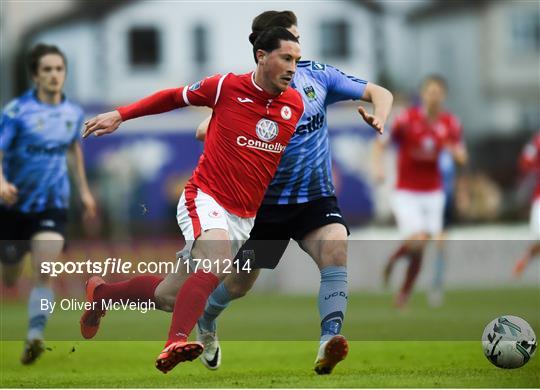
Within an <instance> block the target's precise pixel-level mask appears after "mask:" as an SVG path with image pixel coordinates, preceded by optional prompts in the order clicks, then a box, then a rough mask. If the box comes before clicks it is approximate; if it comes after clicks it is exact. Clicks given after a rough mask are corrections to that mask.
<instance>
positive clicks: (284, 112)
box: [281, 106, 292, 121]
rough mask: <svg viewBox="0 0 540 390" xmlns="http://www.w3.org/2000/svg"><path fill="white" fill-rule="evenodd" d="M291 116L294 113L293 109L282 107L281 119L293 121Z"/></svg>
mask: <svg viewBox="0 0 540 390" xmlns="http://www.w3.org/2000/svg"><path fill="white" fill-rule="evenodd" d="M291 116H292V111H291V108H290V107H289V106H283V107H281V117H282V118H283V119H285V120H286V121H288V120H289V119H291Z"/></svg>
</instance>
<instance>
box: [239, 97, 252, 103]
mask: <svg viewBox="0 0 540 390" xmlns="http://www.w3.org/2000/svg"><path fill="white" fill-rule="evenodd" d="M237 99H238V101H239V102H240V103H253V100H251V99H250V98H237Z"/></svg>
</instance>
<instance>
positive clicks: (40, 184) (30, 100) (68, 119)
mask: <svg viewBox="0 0 540 390" xmlns="http://www.w3.org/2000/svg"><path fill="white" fill-rule="evenodd" d="M82 122H83V111H82V109H81V108H80V107H79V106H77V105H76V104H74V103H71V102H70V101H68V100H66V99H63V101H62V102H61V103H60V104H55V105H52V104H45V103H42V102H40V101H39V100H38V98H37V96H36V91H35V90H30V91H28V92H26V93H25V94H24V95H22V96H21V97H19V98H17V99H15V100H13V101H11V102H10V103H9V104H8V105H7V106H6V107H5V108H4V110H3V112H2V119H1V121H0V150H1V151H2V152H3V154H4V158H3V162H2V169H3V172H4V175H5V177H6V179H7V181H9V182H10V183H12V184H14V185H15V186H16V187H17V190H18V197H19V199H18V201H17V203H16V204H15V205H14V206H13V208H14V209H15V210H18V211H21V212H25V213H29V212H41V211H44V210H47V209H57V208H61V209H62V208H67V207H68V202H69V180H68V174H67V161H66V159H67V157H66V152H67V150H68V148H69V146H70V145H71V144H72V143H73V142H75V141H77V140H78V139H79V136H80V130H81V128H82Z"/></svg>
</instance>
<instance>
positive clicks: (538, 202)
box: [514, 133, 540, 277]
mask: <svg viewBox="0 0 540 390" xmlns="http://www.w3.org/2000/svg"><path fill="white" fill-rule="evenodd" d="M519 166H520V168H521V170H522V171H523V172H524V173H531V174H534V175H536V189H535V191H534V195H533V201H532V207H531V217H530V226H531V231H532V233H533V235H534V240H535V242H534V243H533V244H532V245H531V246H530V247H529V249H528V250H527V252H526V253H525V255H523V257H522V258H521V259H520V260H519V261H518V262H517V263H516V265H515V266H514V276H516V277H519V276H521V274H522V273H523V271H524V270H525V268H526V267H527V264H529V262H530V261H531V260H532V259H533V258H534V257H535V256H537V255H538V254H539V253H540V133H539V134H536V135H535V136H534V138H533V139H532V140H531V141H530V142H529V143H528V144H527V145H526V146H525V148H524V149H523V152H522V153H521V158H520V160H519Z"/></svg>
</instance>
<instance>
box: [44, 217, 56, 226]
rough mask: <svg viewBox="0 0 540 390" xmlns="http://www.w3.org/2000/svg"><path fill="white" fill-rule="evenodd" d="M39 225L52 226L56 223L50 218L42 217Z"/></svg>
mask: <svg viewBox="0 0 540 390" xmlns="http://www.w3.org/2000/svg"><path fill="white" fill-rule="evenodd" d="M40 225H41V226H44V227H54V226H55V225H56V224H55V223H54V221H53V220H52V219H44V220H43V221H41V222H40Z"/></svg>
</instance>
